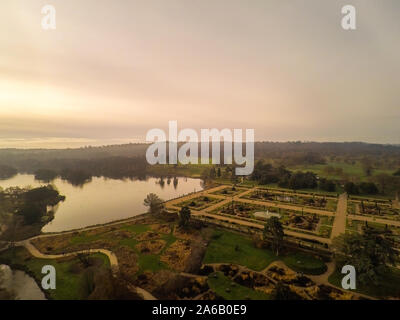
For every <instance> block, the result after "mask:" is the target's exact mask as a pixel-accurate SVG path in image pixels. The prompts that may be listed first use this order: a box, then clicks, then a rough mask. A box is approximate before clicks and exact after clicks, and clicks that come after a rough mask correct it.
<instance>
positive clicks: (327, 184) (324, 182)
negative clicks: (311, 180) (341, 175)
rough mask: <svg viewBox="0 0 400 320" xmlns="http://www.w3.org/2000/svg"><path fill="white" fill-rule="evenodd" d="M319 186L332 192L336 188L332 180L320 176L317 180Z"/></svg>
mask: <svg viewBox="0 0 400 320" xmlns="http://www.w3.org/2000/svg"><path fill="white" fill-rule="evenodd" d="M319 188H320V189H321V190H324V191H329V192H334V191H335V190H336V184H335V183H334V182H333V181H332V180H328V179H325V178H321V179H320V180H319Z"/></svg>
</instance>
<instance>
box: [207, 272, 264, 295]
mask: <svg viewBox="0 0 400 320" xmlns="http://www.w3.org/2000/svg"><path fill="white" fill-rule="evenodd" d="M215 275H216V277H215ZM208 285H209V286H210V288H211V290H213V291H214V292H215V293H216V294H217V295H219V296H221V297H223V298H224V299H226V300H249V299H250V300H270V299H271V297H270V296H269V295H267V294H265V293H263V292H260V291H257V290H253V289H250V288H247V287H245V286H242V285H240V284H237V283H235V282H233V281H232V280H231V279H229V278H228V277H226V276H224V274H223V273H222V272H216V273H213V274H211V275H210V276H209V278H208ZM227 289H228V290H227Z"/></svg>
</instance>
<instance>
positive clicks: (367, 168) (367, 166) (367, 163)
mask: <svg viewBox="0 0 400 320" xmlns="http://www.w3.org/2000/svg"><path fill="white" fill-rule="evenodd" d="M361 165H362V169H363V171H364V174H365V175H366V176H367V177H370V176H371V175H372V171H373V166H372V163H371V160H370V159H368V158H364V159H363V160H362V161H361Z"/></svg>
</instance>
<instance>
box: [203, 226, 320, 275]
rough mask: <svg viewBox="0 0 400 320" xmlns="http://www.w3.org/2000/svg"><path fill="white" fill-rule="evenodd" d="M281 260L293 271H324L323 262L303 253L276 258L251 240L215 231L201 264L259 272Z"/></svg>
mask: <svg viewBox="0 0 400 320" xmlns="http://www.w3.org/2000/svg"><path fill="white" fill-rule="evenodd" d="M275 260H282V261H284V262H285V263H286V264H287V266H288V267H290V268H292V269H293V270H295V271H298V272H303V273H307V274H321V273H324V272H325V271H326V266H325V263H324V262H323V261H321V260H320V259H317V258H315V257H313V256H310V255H307V254H303V253H290V254H287V255H285V256H278V257H277V256H276V255H275V253H273V252H272V251H271V250H268V249H259V248H256V247H255V246H254V244H253V242H252V240H250V239H248V238H246V237H244V236H242V235H239V234H236V233H232V232H228V231H220V230H218V231H215V232H214V235H213V237H212V240H211V242H210V244H209V246H208V248H207V251H206V255H205V257H204V260H203V263H205V264H207V263H233V264H239V265H242V266H245V267H248V268H250V269H252V270H255V271H261V270H263V269H265V268H266V267H268V265H269V264H270V263H271V262H273V261H275Z"/></svg>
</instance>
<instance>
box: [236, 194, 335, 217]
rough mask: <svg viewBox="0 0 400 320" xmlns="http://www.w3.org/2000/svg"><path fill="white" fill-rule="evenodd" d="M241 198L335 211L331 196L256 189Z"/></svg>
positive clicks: (333, 200)
mask: <svg viewBox="0 0 400 320" xmlns="http://www.w3.org/2000/svg"><path fill="white" fill-rule="evenodd" d="M243 198H246V199H254V200H261V201H271V202H276V203H283V204H290V205H295V206H299V207H305V208H316V209H321V210H327V211H333V212H334V211H336V206H337V200H336V199H335V198H331V197H325V196H322V197H321V196H315V195H313V194H308V195H305V194H297V193H293V192H284V191H277V190H271V189H269V190H268V189H265V190H263V189H258V190H256V191H253V192H251V193H249V194H246V195H245V196H244V197H243Z"/></svg>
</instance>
